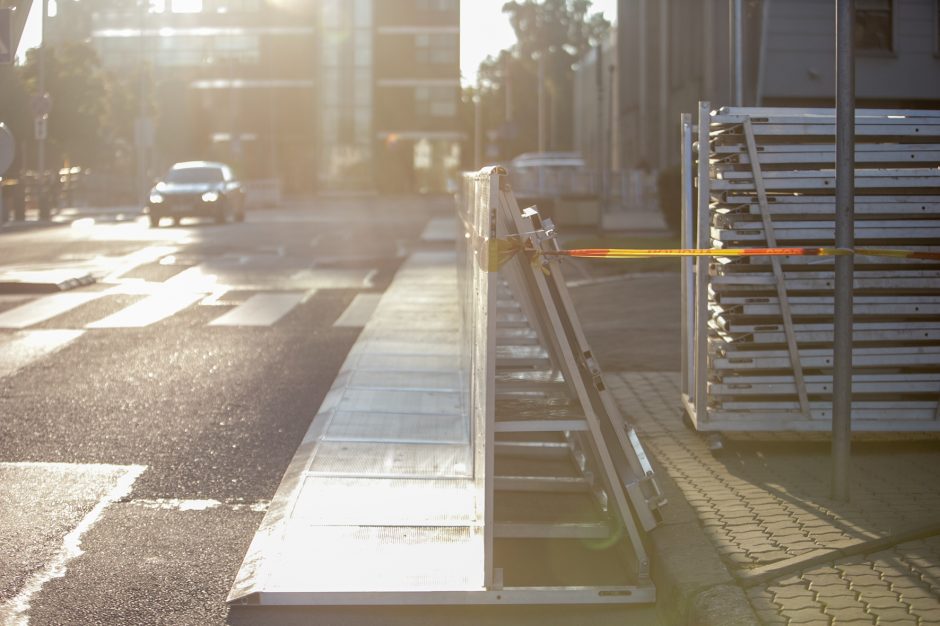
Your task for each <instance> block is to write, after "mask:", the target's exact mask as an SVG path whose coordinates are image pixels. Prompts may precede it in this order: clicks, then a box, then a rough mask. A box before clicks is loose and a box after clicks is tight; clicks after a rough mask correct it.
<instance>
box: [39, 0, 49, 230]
mask: <svg viewBox="0 0 940 626" xmlns="http://www.w3.org/2000/svg"><path fill="white" fill-rule="evenodd" d="M47 15H49V0H42V20H41V23H42V43H41V44H40V46H39V76H38V77H37V82H38V89H37V93H38V96H39V98H41V99H43V100H44V99H45V97H46V54H47V52H48V47H49V41H48V37H49V28H48V20H47V18H46V16H47ZM39 115H40V117H42V118H45V116H46V114H45V113H40V114H39ZM47 124H48V122H47V121H46V120H45V119H43V120H42V122H41V124H37V126H40V125H41V126H42V131H41V132H38V133H37V134H38V136H37V137H36V141H37V144H36V169H37V170H38V171H37V172H36V184H37V185H38V187H39V194H38V199H39V219H40V220H47V219H49V198H48V192H47V189H46V185H47V181H46V134H47V133H48V132H49V131H48V126H47Z"/></svg>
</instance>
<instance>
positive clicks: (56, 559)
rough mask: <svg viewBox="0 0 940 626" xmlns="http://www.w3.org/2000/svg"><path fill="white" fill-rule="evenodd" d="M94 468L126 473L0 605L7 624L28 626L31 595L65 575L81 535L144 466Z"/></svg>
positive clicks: (0, 614) (78, 551)
mask: <svg viewBox="0 0 940 626" xmlns="http://www.w3.org/2000/svg"><path fill="white" fill-rule="evenodd" d="M4 465H18V466H33V467H41V466H56V467H63V466H66V467H67V466H69V465H71V464H68V463H4ZM74 467H75V468H76V470H77V471H80V470H81V468H82V467H87V466H83V465H74ZM96 467H104V468H111V469H123V470H125V472H126V473H125V474H124V475H123V476H122V477H121V478H119V479H118V480H117V482H116V483H115V485H114V487H112V488H111V490H110V491H109V492H108V493H106V494H105V496H104V497H103V498H101V499H100V500H99V501H98V503H97V504H96V505H95V506H94V508H92V510H91V511H89V512H88V514H87V515H86V516H85V517H84V518H83V519H82V521H81V522H79V523H78V525H77V526H76V527H75V528H73V529H72V530H71V532H69V533H68V534H67V535H65V537H64V538H63V539H62V547H61V548H60V549H59V551H58V552H57V553H56V554H55V555H54V556H53V557H52V559H50V560H49V562H48V563H46V566H45V567H43V568H42V569H40V570H38V571H36V572H35V573H34V574H33V575H32V576H31V577H30V578H29V580H27V581H26V583H25V584H24V585H23V587H22V588H21V589H20V592H19V593H18V594H16V596H14V597H13V598H11V599H10V600H8V601H7V602H6V603H4V604H3V605H0V621H2V622H3V624H5V625H6V626H27V624H29V607H30V603H31V602H32V599H33V596H35V595H36V594H37V593H39V592H40V591H41V590H42V588H43V585H45V584H46V583H47V582H49V581H50V580H52V579H54V578H61V577H62V576H65V572H66V569H67V566H68V564H69V561H71V560H73V559H75V558H76V557H79V556H81V555H82V554H83V553H84V550H82V536H84V534H85V533H86V532H88V531H89V530H91V528H92V526H94V525H95V524H96V523H97V522H98V520H99V519H101V516H102V514H103V513H104V511H105V509H107V508H108V507H109V506H111V504H113V503H114V502H117V501H118V500H120V499H121V498H123V497H125V496H126V495H127V494H129V493H130V492H131V488H132V487H133V486H134V482H135V481H136V480H137V479H138V478H139V477H140V475H141V474H142V473H143V472H144V470H146V469H147V467H146V466H145V465H124V466H117V465H98V466H96Z"/></svg>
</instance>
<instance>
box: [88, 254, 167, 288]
mask: <svg viewBox="0 0 940 626" xmlns="http://www.w3.org/2000/svg"><path fill="white" fill-rule="evenodd" d="M177 250H179V248H171V247H166V246H148V247H146V248H143V249H141V250H137V251H136V252H131V253H130V254H127V255H124V256H122V257H120V258H118V259H115V260H113V261H111V262H110V263H109V269H110V272H108V274H107V275H106V276H104V277H102V278H101V282H104V283H110V282H114V281H116V280H117V279H118V278H120V277H121V276H122V275H124V274H126V273H128V272H129V271H131V270H132V269H134V268H136V267H137V266H139V265H145V264H147V263H153V262H154V261H156V260H157V259H160V258H161V257H164V256H166V255H168V254H173V253H175V252H176V251H177Z"/></svg>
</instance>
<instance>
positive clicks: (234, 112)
mask: <svg viewBox="0 0 940 626" xmlns="http://www.w3.org/2000/svg"><path fill="white" fill-rule="evenodd" d="M459 14H460V12H459V0H317V1H316V2H308V1H299V0H138V1H136V2H135V1H130V0H125V1H120V0H60V1H59V2H58V3H57V14H56V16H55V17H54V18H52V19H50V31H51V33H50V37H51V39H52V40H53V41H55V40H56V39H59V40H61V39H66V38H79V39H81V38H90V40H91V41H92V43H93V44H94V46H95V48H96V50H97V51H98V53H99V55H100V57H101V59H102V62H103V64H104V66H105V67H106V68H107V69H109V70H110V71H112V72H113V73H114V74H115V75H117V76H120V77H121V78H122V79H123V81H124V84H125V85H126V86H127V87H128V88H129V89H130V90H132V91H133V92H136V97H135V98H134V101H135V102H136V103H137V104H136V105H135V106H138V108H139V111H140V116H139V117H140V118H141V119H140V120H139V121H138V128H137V132H136V141H137V142H138V143H139V144H140V143H143V144H144V145H145V146H146V150H145V151H144V152H145V153H146V156H147V158H148V160H149V163H148V164H147V169H148V171H149V172H150V174H151V175H153V174H157V173H159V172H162V171H163V170H164V169H165V168H166V167H167V166H168V165H169V164H171V163H172V162H174V161H179V160H188V159H194V158H211V159H219V160H224V161H228V162H230V163H232V164H233V165H234V166H235V167H236V168H237V169H238V170H240V171H241V173H242V176H243V177H244V178H246V179H255V180H257V179H277V180H279V181H280V182H281V184H282V185H283V187H284V188H285V189H286V190H287V191H288V192H311V191H321V192H328V191H374V190H381V191H401V192H412V191H428V192H431V191H440V190H443V189H445V188H446V186H447V179H448V177H451V176H453V174H454V173H455V171H456V167H457V161H458V158H457V157H459V144H460V141H461V139H462V136H461V134H460V133H458V132H457V128H458V122H457V104H456V103H457V98H458V90H459V58H458V50H459ZM141 101H142V104H141Z"/></svg>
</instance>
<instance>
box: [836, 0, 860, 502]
mask: <svg viewBox="0 0 940 626" xmlns="http://www.w3.org/2000/svg"><path fill="white" fill-rule="evenodd" d="M854 30H855V0H836V216H835V218H836V220H835V222H836V224H835V225H836V233H835V243H836V247H837V248H852V247H853V246H854V245H855V232H854V231H855V42H854ZM835 266H836V267H835V270H836V271H835V294H834V296H835V307H834V311H833V317H834V320H833V321H834V328H833V333H834V336H833V372H832V498H833V499H834V500H838V501H842V502H846V501H848V499H849V463H850V452H851V443H852V318H853V311H852V307H853V283H854V272H855V266H854V259H853V257H852V255H844V256H841V255H840V256H837V257H836V260H835Z"/></svg>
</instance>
